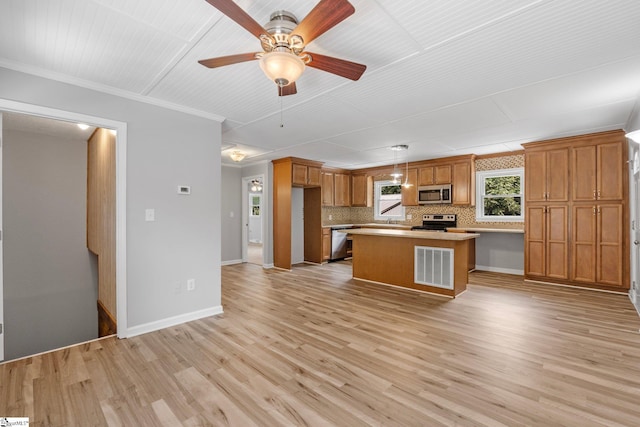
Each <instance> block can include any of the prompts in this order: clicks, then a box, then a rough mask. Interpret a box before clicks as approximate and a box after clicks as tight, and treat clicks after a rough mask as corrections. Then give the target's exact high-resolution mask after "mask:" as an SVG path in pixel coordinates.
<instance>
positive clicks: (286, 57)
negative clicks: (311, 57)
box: [260, 51, 305, 87]
mask: <svg viewBox="0 0 640 427" xmlns="http://www.w3.org/2000/svg"><path fill="white" fill-rule="evenodd" d="M260 68H261V69H262V71H263V72H264V74H265V75H266V76H267V77H268V78H269V80H271V81H273V82H275V84H277V85H278V86H280V87H284V86H287V85H288V84H291V83H293V82H295V81H296V80H298V78H299V77H300V76H301V75H302V73H303V72H304V68H305V65H304V61H303V60H302V59H300V58H298V56H297V55H294V54H293V53H290V52H281V51H274V52H267V53H265V54H264V55H262V57H261V58H260Z"/></svg>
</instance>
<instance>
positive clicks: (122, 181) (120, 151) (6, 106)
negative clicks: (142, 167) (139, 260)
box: [0, 99, 127, 361]
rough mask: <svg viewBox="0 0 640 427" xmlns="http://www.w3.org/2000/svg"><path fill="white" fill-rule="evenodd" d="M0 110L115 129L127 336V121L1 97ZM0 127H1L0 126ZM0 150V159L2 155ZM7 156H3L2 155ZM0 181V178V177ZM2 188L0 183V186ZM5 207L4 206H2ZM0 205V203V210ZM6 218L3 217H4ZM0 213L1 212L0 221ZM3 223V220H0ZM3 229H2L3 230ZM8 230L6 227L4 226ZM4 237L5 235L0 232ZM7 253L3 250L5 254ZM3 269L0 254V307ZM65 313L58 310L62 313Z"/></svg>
mask: <svg viewBox="0 0 640 427" xmlns="http://www.w3.org/2000/svg"><path fill="white" fill-rule="evenodd" d="M0 112H8V113H18V114H26V115H30V116H37V117H42V118H47V119H54V120H60V121H64V122H74V123H87V124H89V125H91V126H95V127H103V128H108V129H112V130H114V131H115V132H116V133H117V137H116V154H115V157H116V185H115V186H116V221H115V228H116V254H115V257H116V293H117V307H116V316H117V318H118V334H117V335H118V337H120V338H125V337H126V336H127V316H126V258H125V253H126V250H125V249H126V234H125V230H126V229H125V224H126V198H125V188H126V134H127V125H126V123H124V122H117V121H113V120H110V119H104V118H100V117H95V116H88V115H84V114H77V113H72V112H68V111H63V110H57V109H52V108H47V107H40V106H36V105H31V104H24V103H20V102H15V101H10V100H5V99H0ZM0 130H1V128H0ZM1 154H2V153H1V151H0V160H2V158H1ZM5 160H6V159H5ZM1 165H2V163H1V162H0V177H1V176H2V175H3V170H2V166H1ZM0 183H1V181H0ZM0 188H1V187H0ZM1 196H2V194H1V190H0V199H2V197H1ZM5 207H6V206H5ZM1 208H2V205H1V204H0V211H1ZM4 219H6V218H4ZM1 220H3V216H2V215H1V214H0V221H1ZM0 225H1V226H3V227H4V223H3V222H2V223H0ZM2 231H5V230H2ZM7 231H8V230H7ZM3 237H4V236H3ZM3 240H4V239H2V240H0V255H1V254H2V250H3ZM5 255H6V254H5ZM4 274H5V271H4V270H3V266H2V257H0V299H1V303H0V307H3V306H4V297H5V296H6V295H4V292H3V289H4V286H3V285H4V281H3V277H4ZM4 314H5V313H3V311H2V310H1V309H0V325H4ZM64 314H65V313H61V315H64ZM4 332H5V328H4V327H3V328H1V329H0V361H2V360H4V358H5V352H4V350H5V347H4V339H5V334H4Z"/></svg>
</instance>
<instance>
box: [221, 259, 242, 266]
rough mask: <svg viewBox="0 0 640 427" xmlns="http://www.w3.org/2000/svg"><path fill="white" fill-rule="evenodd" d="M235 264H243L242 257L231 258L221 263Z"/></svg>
mask: <svg viewBox="0 0 640 427" xmlns="http://www.w3.org/2000/svg"><path fill="white" fill-rule="evenodd" d="M234 264H242V260H241V259H231V260H229V261H222V262H221V263H220V265H234Z"/></svg>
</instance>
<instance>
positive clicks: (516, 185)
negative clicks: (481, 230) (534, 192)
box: [476, 168, 524, 222]
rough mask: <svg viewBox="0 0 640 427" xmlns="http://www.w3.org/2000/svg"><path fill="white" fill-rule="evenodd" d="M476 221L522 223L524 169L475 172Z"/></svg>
mask: <svg viewBox="0 0 640 427" xmlns="http://www.w3.org/2000/svg"><path fill="white" fill-rule="evenodd" d="M476 196H477V197H476V220H477V221H501V222H502V221H524V209H523V202H524V197H523V196H524V169H523V168H516V169H502V170H492V171H481V172H476Z"/></svg>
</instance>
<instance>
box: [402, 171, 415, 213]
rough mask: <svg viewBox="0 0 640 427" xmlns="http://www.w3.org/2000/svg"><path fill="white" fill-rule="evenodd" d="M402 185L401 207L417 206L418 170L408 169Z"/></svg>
mask: <svg viewBox="0 0 640 427" xmlns="http://www.w3.org/2000/svg"><path fill="white" fill-rule="evenodd" d="M405 183H406V184H408V185H404V184H403V185H402V205H403V206H418V185H417V184H418V169H415V168H414V169H409V170H408V171H407V176H406V177H405Z"/></svg>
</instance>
